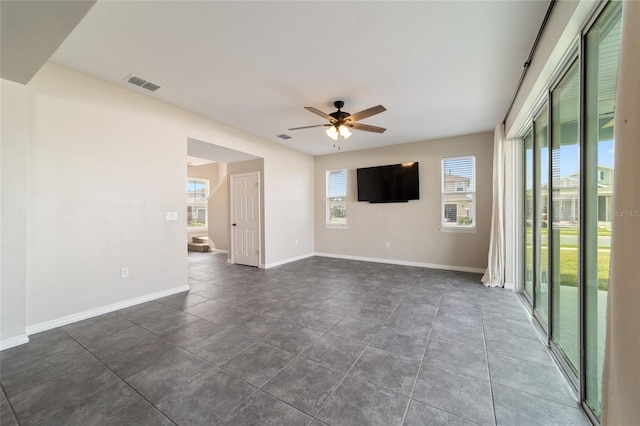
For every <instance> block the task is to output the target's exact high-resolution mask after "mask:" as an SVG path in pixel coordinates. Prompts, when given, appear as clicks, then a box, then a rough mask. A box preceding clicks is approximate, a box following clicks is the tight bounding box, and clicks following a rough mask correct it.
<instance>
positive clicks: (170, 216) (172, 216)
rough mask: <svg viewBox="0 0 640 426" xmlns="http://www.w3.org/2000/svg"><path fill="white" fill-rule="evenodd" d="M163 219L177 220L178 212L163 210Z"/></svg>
mask: <svg viewBox="0 0 640 426" xmlns="http://www.w3.org/2000/svg"><path fill="white" fill-rule="evenodd" d="M164 220H172V221H173V220H178V212H164Z"/></svg>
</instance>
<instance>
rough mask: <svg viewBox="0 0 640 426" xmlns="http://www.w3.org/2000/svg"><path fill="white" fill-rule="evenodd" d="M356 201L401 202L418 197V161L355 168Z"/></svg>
mask: <svg viewBox="0 0 640 426" xmlns="http://www.w3.org/2000/svg"><path fill="white" fill-rule="evenodd" d="M356 176H357V181H358V201H368V202H370V203H403V202H407V201H409V200H419V199H420V179H419V178H418V162H415V163H402V164H391V165H388V166H377V167H364V168H361V169H357V170H356Z"/></svg>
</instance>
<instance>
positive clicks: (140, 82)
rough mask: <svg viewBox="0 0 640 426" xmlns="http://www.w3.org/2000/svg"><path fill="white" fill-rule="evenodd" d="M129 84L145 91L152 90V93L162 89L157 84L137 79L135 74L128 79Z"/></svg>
mask: <svg viewBox="0 0 640 426" xmlns="http://www.w3.org/2000/svg"><path fill="white" fill-rule="evenodd" d="M127 82H129V83H131V84H134V85H136V86H138V87H142V88H143V89H147V90H150V91H152V92H155V91H156V90H158V89H159V88H160V86H158V85H157V84H155V83H152V82H150V81H147V80H145V79H144V78H140V77H137V76H135V75H133V74H131V75H130V76H129V77H127Z"/></svg>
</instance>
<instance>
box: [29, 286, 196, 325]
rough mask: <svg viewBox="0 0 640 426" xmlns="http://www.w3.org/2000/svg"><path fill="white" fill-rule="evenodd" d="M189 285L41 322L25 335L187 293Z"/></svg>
mask: <svg viewBox="0 0 640 426" xmlns="http://www.w3.org/2000/svg"><path fill="white" fill-rule="evenodd" d="M188 290H189V285H187V284H185V285H182V286H179V287H174V288H170V289H168V290H162V291H157V292H155V293H151V294H147V295H144V296H140V297H135V298H133V299H128V300H123V301H122V302H117V303H112V304H111V305H106V306H101V307H99V308H95V309H89V310H87V311H82V312H78V313H76V314H71V315H67V316H64V317H61V318H57V319H54V320H51V321H45V322H41V323H40V324H35V325H30V326H28V327H27V329H26V332H27V335H32V334H36V333H40V332H43V331H47V330H51V329H53V328H57V327H62V326H63V325H68V324H71V323H74V322H78V321H82V320H85V319H87V318H93V317H97V316H98V315H103V314H108V313H109V312H114V311H117V310H120V309H124V308H128V307H129V306H133V305H138V304H140V303H144V302H150V301H152V300H155V299H160V298H162V297H166V296H171V295H172V294H176V293H182V292H183V291H188Z"/></svg>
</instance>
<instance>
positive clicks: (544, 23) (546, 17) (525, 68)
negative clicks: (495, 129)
mask: <svg viewBox="0 0 640 426" xmlns="http://www.w3.org/2000/svg"><path fill="white" fill-rule="evenodd" d="M555 5H556V0H551V1H550V2H549V7H548V8H547V13H546V14H545V15H544V19H543V20H542V24H540V29H539V30H538V34H537V35H536V39H535V40H534V41H533V46H531V52H529V57H528V58H527V60H526V61H525V63H524V66H523V69H522V73H521V74H520V80H519V81H518V85H517V86H516V90H515V91H514V92H513V96H512V97H511V102H510V103H509V108H507V113H506V114H505V115H504V119H503V120H502V123H503V124H504V123H506V121H507V117H508V116H509V113H510V112H511V108H513V104H514V103H515V102H516V97H517V96H518V92H519V91H520V87H522V82H523V81H524V77H525V76H526V75H527V71H528V70H529V66H530V65H531V61H532V60H533V55H534V54H535V53H536V49H537V48H538V43H539V42H540V39H541V38H542V33H543V32H544V29H545V27H546V26H547V22H548V21H549V17H550V16H551V11H552V10H553V7H554V6H555Z"/></svg>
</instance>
